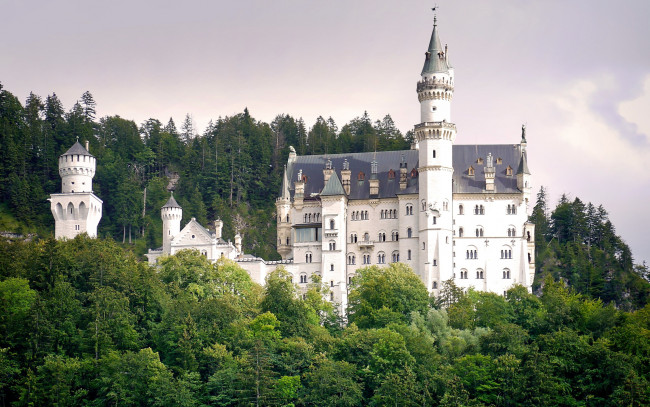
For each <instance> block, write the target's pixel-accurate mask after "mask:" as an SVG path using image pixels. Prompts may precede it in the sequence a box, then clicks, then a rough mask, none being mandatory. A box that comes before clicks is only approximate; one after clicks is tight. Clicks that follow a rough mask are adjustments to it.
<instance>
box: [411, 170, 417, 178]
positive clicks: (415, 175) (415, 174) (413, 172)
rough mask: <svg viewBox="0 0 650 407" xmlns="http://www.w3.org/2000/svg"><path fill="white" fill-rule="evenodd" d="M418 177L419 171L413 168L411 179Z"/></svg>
mask: <svg viewBox="0 0 650 407" xmlns="http://www.w3.org/2000/svg"><path fill="white" fill-rule="evenodd" d="M417 176H418V171H417V170H416V169H415V168H413V169H412V170H411V178H415V177H417Z"/></svg>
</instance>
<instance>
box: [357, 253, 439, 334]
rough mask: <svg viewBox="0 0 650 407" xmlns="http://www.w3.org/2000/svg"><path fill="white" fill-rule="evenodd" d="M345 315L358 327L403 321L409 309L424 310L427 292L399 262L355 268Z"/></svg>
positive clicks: (409, 270)
mask: <svg viewBox="0 0 650 407" xmlns="http://www.w3.org/2000/svg"><path fill="white" fill-rule="evenodd" d="M349 302H350V305H349V310H348V312H349V319H350V322H354V323H356V324H357V325H358V326H359V327H360V328H372V327H381V326H386V325H388V324H390V323H394V322H397V323H399V322H407V320H408V318H409V316H410V315H411V312H413V311H416V312H421V313H426V309H427V306H428V303H429V294H428V292H427V289H426V287H425V286H424V284H422V281H421V280H420V278H419V277H418V276H416V275H415V273H413V271H412V270H411V269H410V268H409V267H408V266H407V265H405V264H403V263H391V264H390V265H388V266H387V267H384V268H380V267H378V266H369V267H365V268H361V269H359V270H357V275H356V276H355V277H354V278H353V279H352V285H351V290H350V296H349Z"/></svg>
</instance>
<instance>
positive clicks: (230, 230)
mask: <svg viewBox="0 0 650 407" xmlns="http://www.w3.org/2000/svg"><path fill="white" fill-rule="evenodd" d="M95 109H96V104H95V101H94V99H93V97H92V95H91V94H90V92H86V93H84V94H83V95H82V96H81V98H80V99H79V102H77V103H76V104H75V105H74V106H73V107H72V108H71V109H70V110H69V111H66V110H65V109H64V108H63V106H62V104H61V102H60V101H59V100H58V98H57V97H56V95H55V94H52V95H50V96H47V97H46V98H45V100H43V99H42V98H41V97H39V96H37V95H34V94H30V95H29V97H28V98H27V100H26V102H25V103H24V104H23V103H21V102H20V101H19V100H18V98H16V97H15V96H14V95H12V94H11V93H9V92H8V91H6V90H3V89H2V87H1V85H0V150H2V151H0V156H1V157H2V160H1V161H0V181H1V182H0V196H1V202H2V203H1V204H0V231H3V232H11V233H12V234H10V235H9V234H7V236H9V237H6V238H0V405H2V406H5V405H16V406H23V405H34V406H40V405H56V406H68V405H74V406H76V405H115V406H117V405H129V406H131V405H142V406H145V405H146V406H149V405H160V406H163V405H180V406H185V405H187V406H208V405H216V406H245V405H256V406H261V405H264V406H269V405H270V406H291V405H294V406H303V405H304V406H307V405H324V406H329V405H332V406H357V405H377V406H383V405H400V406H402V405H406V406H409V405H413V406H415V405H442V406H514V405H531V406H533V405H534V406H538V405H548V406H551V405H552V406H556V405H566V406H589V405H594V406H607V405H616V406H618V405H630V406H636V405H639V406H641V405H648V404H650V390H649V389H650V383H649V381H650V305H648V298H649V294H650V283H649V282H648V281H649V279H650V273H649V271H648V267H647V265H646V264H645V263H643V264H635V261H634V259H633V257H632V253H631V251H630V249H629V247H628V246H627V244H626V243H625V241H624V239H623V238H622V237H620V236H618V235H617V234H616V230H615V227H614V225H613V224H612V222H611V221H610V220H609V218H608V213H607V210H606V209H605V208H603V207H602V206H599V205H594V204H592V203H585V202H583V201H581V200H580V199H579V198H577V197H574V198H570V197H568V196H563V197H562V198H561V199H560V201H559V202H557V203H556V204H553V203H550V202H548V198H547V191H546V189H545V188H543V187H542V188H541V189H540V191H539V193H538V195H537V199H536V205H535V207H534V208H533V211H532V215H531V219H530V220H531V221H532V222H534V223H535V225H536V229H535V233H536V236H535V240H536V253H535V260H536V267H537V269H536V276H535V283H534V287H533V292H532V293H529V292H528V291H527V289H526V288H524V287H520V286H519V287H513V288H512V289H511V290H509V291H508V292H507V295H506V296H500V295H496V294H493V293H484V292H477V291H473V290H470V291H467V292H466V291H463V290H460V289H458V288H457V287H456V286H455V285H454V284H453V281H448V282H446V283H445V284H444V286H443V289H442V290H441V292H440V294H439V295H438V296H429V294H428V292H427V290H426V288H425V287H424V285H422V283H421V282H420V280H419V278H418V277H417V276H416V275H415V274H414V273H413V272H412V271H411V270H410V269H408V267H406V266H405V265H403V264H400V263H394V264H390V265H389V266H387V267H385V268H379V267H377V266H371V267H367V268H364V269H361V270H360V271H359V273H358V275H357V277H356V278H355V279H354V280H353V284H352V288H351V291H350V297H349V298H350V306H349V308H348V309H347V310H345V311H344V312H343V313H341V312H338V311H337V309H335V308H333V307H332V306H331V304H329V303H328V302H327V301H324V300H323V298H327V297H328V295H327V294H328V293H327V290H328V288H327V287H326V286H324V285H323V284H321V282H319V281H312V282H311V284H310V288H309V290H308V292H307V293H306V294H305V295H304V296H302V295H299V293H298V292H297V291H296V287H295V286H294V284H293V283H292V281H291V276H290V275H289V274H288V273H286V271H284V270H283V269H281V268H280V269H278V270H276V271H275V272H274V273H273V274H272V275H270V276H269V278H268V280H267V283H266V285H265V286H264V287H262V286H259V285H257V284H255V283H253V282H252V281H251V279H250V278H249V276H248V275H247V274H246V273H245V272H244V271H243V270H242V269H240V268H239V267H238V266H237V265H236V264H235V263H231V262H228V261H221V262H218V263H216V264H211V263H209V262H207V261H206V260H205V258H203V257H202V256H200V255H198V254H197V253H196V252H191V251H186V252H181V253H179V254H177V255H175V256H171V257H168V258H166V259H165V260H164V261H163V262H162V264H161V266H160V268H158V269H156V268H152V267H150V266H148V265H147V264H146V262H144V261H142V260H143V259H142V254H143V253H144V252H145V251H146V249H147V248H149V247H158V246H159V245H160V243H161V242H160V240H161V223H160V217H159V213H160V212H159V209H160V207H161V206H162V205H163V204H164V202H165V201H166V199H167V198H168V193H169V192H168V190H170V189H174V190H175V197H176V198H177V200H178V201H179V203H180V204H181V205H182V206H183V209H184V211H183V213H184V216H185V217H187V219H184V222H185V221H187V220H189V217H196V218H197V220H199V221H200V222H201V223H202V224H207V223H208V221H210V220H213V219H216V218H221V219H222V220H223V221H224V235H225V237H226V238H232V237H233V236H234V234H235V231H239V232H240V233H242V235H243V238H244V248H245V251H246V252H249V253H253V254H256V255H259V256H263V257H265V258H268V259H273V258H278V254H277V253H276V251H275V246H274V245H275V224H274V219H275V216H274V214H273V212H274V210H275V208H274V198H275V197H276V196H277V191H278V189H279V185H280V180H281V175H282V169H283V165H284V163H285V162H286V158H287V154H288V147H289V146H290V145H293V146H294V147H295V148H296V150H297V152H298V154H322V153H339V152H358V151H369V150H370V151H371V150H374V149H377V150H395V149H405V148H408V146H409V145H410V137H411V134H406V135H402V134H401V133H400V132H399V130H397V129H396V128H395V125H394V123H392V120H391V119H390V116H389V115H387V116H386V117H384V118H383V119H382V120H377V121H374V122H373V121H372V120H371V119H370V118H369V117H368V115H367V114H365V113H364V114H363V115H362V116H360V117H358V118H356V119H353V120H352V121H351V122H350V123H348V124H345V125H344V126H343V127H341V129H340V130H339V129H338V127H337V125H336V124H335V122H334V121H333V120H332V119H331V118H329V119H323V118H322V117H320V118H318V119H317V121H316V123H314V124H313V125H312V126H311V127H308V126H307V125H306V124H305V123H304V121H303V120H302V119H295V118H292V117H290V116H288V115H278V116H277V117H276V118H275V119H274V121H273V122H272V123H270V124H267V123H264V122H260V121H257V120H255V119H254V118H253V117H252V116H251V114H250V113H249V112H248V110H247V109H244V111H243V113H240V114H237V115H234V116H231V117H225V118H219V119H218V120H216V121H214V122H212V123H210V125H209V126H208V128H207V129H206V130H205V131H204V132H203V134H198V133H197V131H196V130H195V129H194V128H193V124H192V121H191V118H190V116H189V115H188V116H187V117H186V120H185V121H184V122H183V123H182V124H181V126H180V129H178V128H177V127H176V125H175V123H174V122H173V120H171V119H170V120H168V121H166V124H163V122H161V121H159V120H157V119H149V120H147V121H145V122H144V123H142V124H140V125H137V124H136V123H134V122H133V121H129V120H125V119H122V118H120V117H119V116H111V117H103V118H99V119H98V118H96V117H95V116H96V113H95ZM77 139H79V141H81V142H83V141H86V140H87V141H89V143H90V151H91V153H92V154H93V155H95V156H96V157H97V158H98V168H97V173H96V176H95V179H94V188H95V193H96V194H97V195H98V196H99V197H100V198H102V199H103V200H104V214H103V217H102V221H101V223H100V226H99V238H98V239H88V238H86V237H84V236H80V237H77V238H75V239H74V240H70V241H56V240H54V239H53V238H52V235H53V233H52V231H53V219H52V216H51V213H50V210H49V204H48V201H47V198H48V196H49V194H50V193H52V192H57V191H58V190H59V187H60V178H59V175H58V169H57V158H58V156H59V155H60V154H62V153H63V152H65V151H66V150H67V149H68V148H69V147H70V146H71V145H72V144H73V143H74V142H75V141H76V140H77ZM145 191H146V192H145Z"/></svg>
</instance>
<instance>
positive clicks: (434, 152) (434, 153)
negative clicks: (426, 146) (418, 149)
mask: <svg viewBox="0 0 650 407" xmlns="http://www.w3.org/2000/svg"><path fill="white" fill-rule="evenodd" d="M433 158H436V150H433Z"/></svg>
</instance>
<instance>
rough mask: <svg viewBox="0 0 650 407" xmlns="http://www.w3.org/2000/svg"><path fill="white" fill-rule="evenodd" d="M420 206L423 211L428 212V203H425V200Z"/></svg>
mask: <svg viewBox="0 0 650 407" xmlns="http://www.w3.org/2000/svg"><path fill="white" fill-rule="evenodd" d="M420 204H421V205H422V211H426V210H427V201H425V200H424V199H423V200H422V202H421V203H420Z"/></svg>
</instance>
